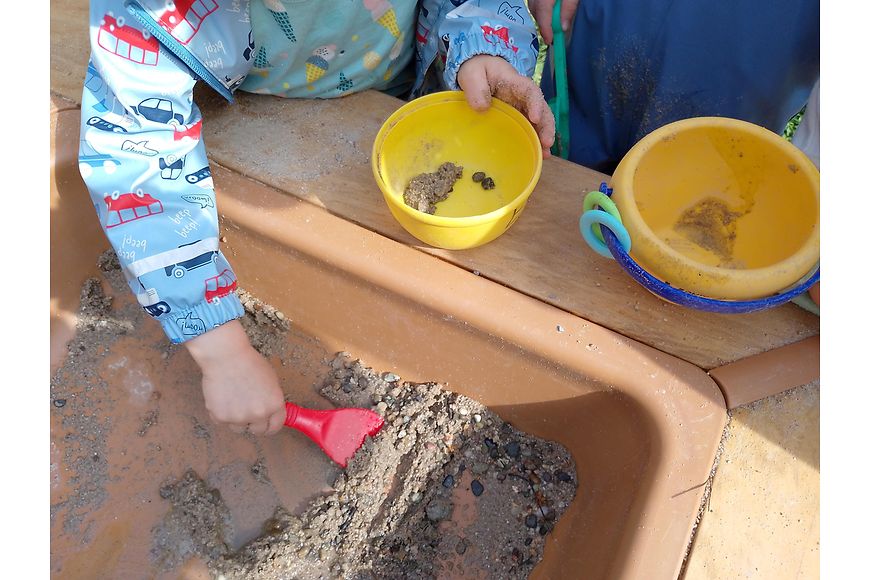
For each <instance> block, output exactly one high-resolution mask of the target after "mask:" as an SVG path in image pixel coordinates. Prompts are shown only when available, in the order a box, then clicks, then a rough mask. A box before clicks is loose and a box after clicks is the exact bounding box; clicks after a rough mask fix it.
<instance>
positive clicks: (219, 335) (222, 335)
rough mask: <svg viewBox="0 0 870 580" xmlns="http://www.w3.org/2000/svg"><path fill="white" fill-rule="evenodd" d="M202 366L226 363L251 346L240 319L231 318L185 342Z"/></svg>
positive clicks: (194, 358)
mask: <svg viewBox="0 0 870 580" xmlns="http://www.w3.org/2000/svg"><path fill="white" fill-rule="evenodd" d="M184 345H185V346H186V347H187V350H188V352H190V356H191V357H193V360H195V361H196V363H197V364H198V365H199V366H200V367H206V366H213V365H215V364H218V365H219V364H221V363H225V362H227V361H229V360H232V359H233V358H236V357H238V356H239V355H241V354H243V353H244V352H245V351H246V350H247V349H250V348H251V343H250V341H249V340H248V335H247V334H246V333H245V329H244V328H243V327H242V323H241V322H239V321H238V320H231V321H229V322H226V323H224V324H222V325H220V326H218V327H217V328H213V329H212V330H209V331H208V332H206V333H204V334H201V335H199V336H197V337H196V338H192V339H190V340H188V341H187V342H185V343H184Z"/></svg>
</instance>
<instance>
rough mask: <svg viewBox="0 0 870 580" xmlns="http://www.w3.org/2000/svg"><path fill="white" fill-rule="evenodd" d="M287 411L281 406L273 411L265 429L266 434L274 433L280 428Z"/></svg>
mask: <svg viewBox="0 0 870 580" xmlns="http://www.w3.org/2000/svg"><path fill="white" fill-rule="evenodd" d="M286 416H287V413H286V412H285V411H284V409H283V408H282V409H281V410H280V411H278V412H276V413H273V414H272V416H271V417H269V422H268V428H267V429H266V435H274V434H275V433H277V432H278V431H280V430H281V427H283V426H284V419H285V418H286Z"/></svg>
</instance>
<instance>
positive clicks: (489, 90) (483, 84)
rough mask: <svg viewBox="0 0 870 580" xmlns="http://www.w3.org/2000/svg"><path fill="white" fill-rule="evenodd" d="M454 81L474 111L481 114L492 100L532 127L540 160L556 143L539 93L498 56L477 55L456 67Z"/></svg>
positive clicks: (552, 123) (552, 121) (547, 109)
mask: <svg viewBox="0 0 870 580" xmlns="http://www.w3.org/2000/svg"><path fill="white" fill-rule="evenodd" d="M456 81H457V82H458V83H459V86H460V88H462V90H463V91H465V98H466V99H467V100H468V104H469V105H471V108H472V109H474V110H475V111H485V110H487V109H488V108H489V105H490V103H491V102H492V97H497V98H499V99H501V100H502V101H504V102H506V103H508V104H510V105H512V106H513V107H514V108H516V109H517V110H518V111H520V112H521V113H522V114H524V115H525V116H526V118H527V119H528V120H529V121H530V122H531V123H532V125H533V126H534V127H535V131H537V133H538V138H539V139H540V140H541V149H542V150H543V152H544V157H549V156H550V147H551V146H552V145H553V143H554V142H555V140H556V120H555V119H554V118H553V112H552V111H551V110H550V107H549V105H547V101H546V99H544V94H543V93H542V92H541V89H540V88H538V86H537V85H536V84H535V82H534V81H533V80H532V79H530V78H527V77H524V76H522V75H521V74H520V73H518V72H517V71H516V69H515V68H514V67H513V66H512V65H511V64H510V63H509V62H508V61H506V60H505V59H503V58H501V57H500V56H492V55H489V54H478V55H476V56H472V57H471V58H469V59H468V60H467V61H465V62H464V63H462V66H460V67H459V73H458V74H457V76H456Z"/></svg>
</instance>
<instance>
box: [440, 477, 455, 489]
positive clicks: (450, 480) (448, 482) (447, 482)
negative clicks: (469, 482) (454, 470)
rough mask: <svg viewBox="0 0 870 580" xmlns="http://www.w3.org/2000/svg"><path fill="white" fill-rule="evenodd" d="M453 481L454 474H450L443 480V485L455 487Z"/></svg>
mask: <svg viewBox="0 0 870 580" xmlns="http://www.w3.org/2000/svg"><path fill="white" fill-rule="evenodd" d="M453 481H454V480H453V476H452V475H448V476H447V477H445V478H444V481H442V482H441V485H443V486H444V487H446V488H448V489H450V488H451V487H453Z"/></svg>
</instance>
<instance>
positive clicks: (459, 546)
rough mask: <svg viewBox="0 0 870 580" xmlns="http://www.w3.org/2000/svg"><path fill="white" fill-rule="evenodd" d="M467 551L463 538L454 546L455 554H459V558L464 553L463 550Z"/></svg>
mask: <svg viewBox="0 0 870 580" xmlns="http://www.w3.org/2000/svg"><path fill="white" fill-rule="evenodd" d="M467 549H468V544H467V543H466V541H465V539H464V538H463V539H461V540H459V542H457V544H456V553H457V554H459V555H460V556H461V555H462V554H464V553H465V550H467Z"/></svg>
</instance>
